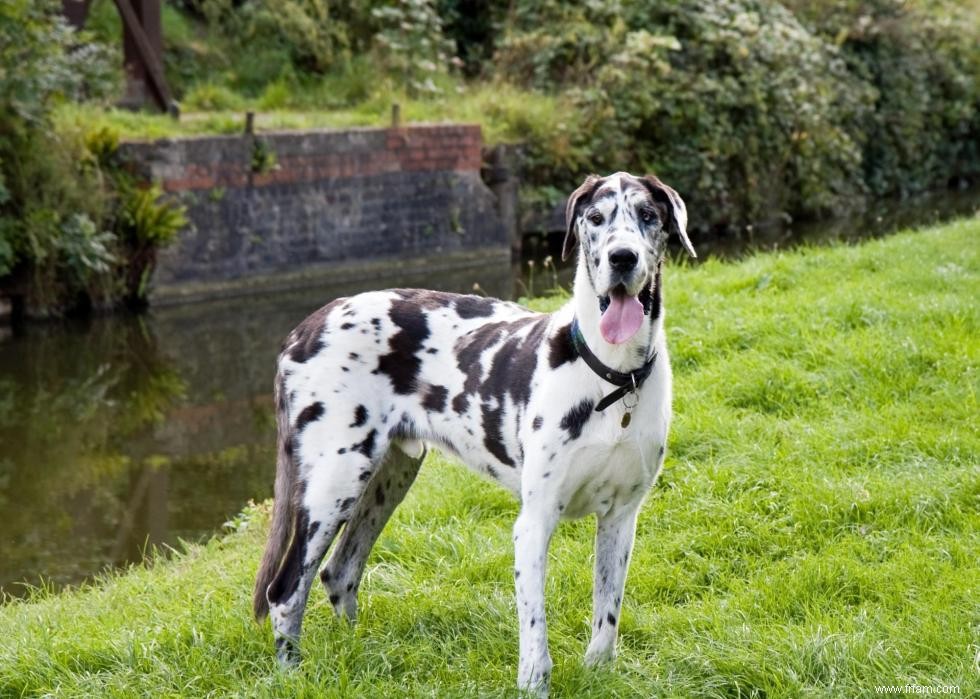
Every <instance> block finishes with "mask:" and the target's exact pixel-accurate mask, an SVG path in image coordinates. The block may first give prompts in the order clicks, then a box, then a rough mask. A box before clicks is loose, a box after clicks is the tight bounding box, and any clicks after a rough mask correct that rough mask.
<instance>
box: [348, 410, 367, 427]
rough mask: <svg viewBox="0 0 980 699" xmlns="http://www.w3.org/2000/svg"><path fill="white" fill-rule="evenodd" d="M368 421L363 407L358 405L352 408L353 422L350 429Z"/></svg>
mask: <svg viewBox="0 0 980 699" xmlns="http://www.w3.org/2000/svg"><path fill="white" fill-rule="evenodd" d="M367 419H368V411H367V408H365V407H364V406H363V405H359V406H357V407H356V408H354V422H352V423H351V424H350V426H351V427H360V426H361V425H363V424H364V423H365V422H367Z"/></svg>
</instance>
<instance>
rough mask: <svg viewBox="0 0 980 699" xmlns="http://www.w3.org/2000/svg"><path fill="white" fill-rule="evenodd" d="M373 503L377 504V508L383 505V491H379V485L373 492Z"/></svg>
mask: <svg viewBox="0 0 980 699" xmlns="http://www.w3.org/2000/svg"><path fill="white" fill-rule="evenodd" d="M374 502H375V503H377V504H378V506H379V507H380V506H381V505H384V504H385V491H383V490H382V489H381V486H380V485H379V486H378V489H377V490H375V491H374Z"/></svg>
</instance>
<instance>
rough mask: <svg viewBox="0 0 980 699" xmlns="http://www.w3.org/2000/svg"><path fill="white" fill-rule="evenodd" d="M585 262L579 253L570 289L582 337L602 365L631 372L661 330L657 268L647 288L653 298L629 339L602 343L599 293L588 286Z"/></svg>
mask: <svg viewBox="0 0 980 699" xmlns="http://www.w3.org/2000/svg"><path fill="white" fill-rule="evenodd" d="M586 264H587V263H586V262H585V259H584V257H583V256H582V255H579V260H578V270H577V273H576V275H575V286H574V288H573V290H572V305H573V307H574V309H575V317H576V318H578V324H579V328H580V329H581V331H582V337H583V338H585V342H586V344H588V346H589V349H590V350H592V353H593V354H595V356H596V357H598V358H599V361H601V362H602V363H603V364H605V365H606V366H608V367H609V368H611V369H616V370H617V371H622V372H629V371H632V370H634V369H636V368H637V367H639V366H641V365H642V364H643V363H644V362H646V361H647V360H648V359H649V358H650V356H651V355H652V354H653V351H654V346H655V344H656V342H657V340H658V338H659V336H660V333H661V332H662V328H663V308H662V304H661V303H660V302H659V300H660V294H661V289H659V288H658V287H659V285H660V283H661V281H660V273H659V268H658V272H657V273H656V274H654V275H652V277H651V279H650V291H651V295H652V297H653V299H654V300H653V303H651V304H650V306H651V308H650V309H648V312H647V313H646V315H645V316H644V321H643V325H641V326H640V329H639V330H637V332H636V334H635V335H634V336H633V337H631V338H630V339H629V340H627V341H626V342H624V343H622V344H620V345H614V344H611V343H609V342H606V341H605V340H604V339H603V337H602V334H601V333H600V332H599V319H600V318H601V317H602V313H601V312H600V310H599V295H598V293H597V292H596V290H595V288H594V287H593V286H592V282H591V278H590V276H589V273H588V270H587V269H586Z"/></svg>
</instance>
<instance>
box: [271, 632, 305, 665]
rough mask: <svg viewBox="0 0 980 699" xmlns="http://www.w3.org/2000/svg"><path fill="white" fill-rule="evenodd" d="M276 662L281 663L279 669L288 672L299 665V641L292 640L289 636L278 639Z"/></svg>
mask: <svg viewBox="0 0 980 699" xmlns="http://www.w3.org/2000/svg"><path fill="white" fill-rule="evenodd" d="M276 660H278V661H279V667H281V668H282V669H284V670H288V669H290V668H294V667H296V666H297V665H299V661H300V654H299V639H296V638H290V637H288V636H279V637H277V638H276Z"/></svg>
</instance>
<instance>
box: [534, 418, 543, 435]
mask: <svg viewBox="0 0 980 699" xmlns="http://www.w3.org/2000/svg"><path fill="white" fill-rule="evenodd" d="M543 424H544V418H543V417H541V416H540V415H538V416H537V417H536V418H534V421H533V422H532V423H531V429H533V430H534V431H535V432H537V431H538V430H540V429H541V425H543Z"/></svg>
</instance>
